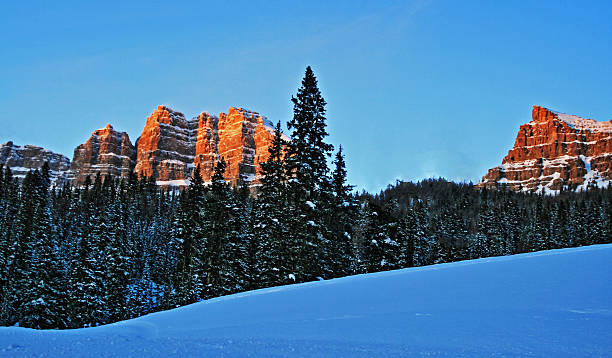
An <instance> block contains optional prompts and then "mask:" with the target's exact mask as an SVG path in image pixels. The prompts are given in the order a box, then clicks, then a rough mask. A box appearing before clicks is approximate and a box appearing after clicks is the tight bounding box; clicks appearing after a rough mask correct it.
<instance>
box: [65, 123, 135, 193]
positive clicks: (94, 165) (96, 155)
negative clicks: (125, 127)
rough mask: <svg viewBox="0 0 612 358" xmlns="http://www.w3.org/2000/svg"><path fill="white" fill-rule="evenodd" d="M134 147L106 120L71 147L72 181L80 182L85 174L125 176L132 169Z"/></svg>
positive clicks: (128, 139) (125, 136)
mask: <svg viewBox="0 0 612 358" xmlns="http://www.w3.org/2000/svg"><path fill="white" fill-rule="evenodd" d="M135 159H136V150H135V148H134V146H133V145H132V142H131V141H130V137H129V136H128V134H127V133H125V132H118V131H116V130H114V129H113V127H112V126H111V125H110V124H108V125H107V126H106V127H104V128H102V129H98V130H96V131H94V132H93V133H92V134H91V137H89V139H88V140H87V142H85V143H84V144H81V145H79V146H78V147H76V149H75V150H74V157H73V159H72V165H71V166H70V168H71V170H72V174H73V178H74V184H75V185H77V186H78V185H82V184H83V183H84V182H85V178H87V176H92V179H93V177H95V176H96V175H97V173H100V174H101V175H102V176H113V177H123V178H125V177H127V176H129V175H130V172H131V171H132V170H133V169H134V164H135Z"/></svg>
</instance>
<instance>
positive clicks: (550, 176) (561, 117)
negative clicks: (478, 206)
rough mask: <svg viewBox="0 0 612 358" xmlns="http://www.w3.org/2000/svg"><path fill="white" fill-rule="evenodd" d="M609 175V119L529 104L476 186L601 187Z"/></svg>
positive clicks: (611, 138)
mask: <svg viewBox="0 0 612 358" xmlns="http://www.w3.org/2000/svg"><path fill="white" fill-rule="evenodd" d="M610 180H612V121H609V122H598V121H595V120H592V119H584V118H580V117H578V116H574V115H568V114H564V113H558V112H554V111H551V110H549V109H546V108H543V107H539V106H534V107H533V112H532V120H531V121H530V122H529V123H527V124H523V125H522V126H521V127H520V129H519V132H518V135H517V137H516V141H515V143H514V147H513V148H512V149H511V150H510V151H509V152H508V155H507V156H506V157H505V158H504V160H503V161H502V165H500V166H498V167H495V168H492V169H490V170H489V172H488V173H487V174H486V175H485V176H484V177H483V178H482V181H481V182H480V183H479V184H478V186H479V187H488V188H491V187H500V186H501V185H505V186H507V187H508V188H510V189H512V190H517V191H525V192H538V193H542V192H543V193H556V192H558V191H559V190H561V189H570V190H585V189H587V188H589V187H591V186H598V187H604V186H607V185H608V184H609V182H610Z"/></svg>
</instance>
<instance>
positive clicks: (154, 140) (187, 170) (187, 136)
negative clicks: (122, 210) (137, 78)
mask: <svg viewBox="0 0 612 358" xmlns="http://www.w3.org/2000/svg"><path fill="white" fill-rule="evenodd" d="M197 130H198V123H197V121H188V120H186V119H185V116H184V115H183V114H182V113H180V112H176V111H174V110H172V109H170V108H168V107H166V106H159V107H157V109H156V110H155V111H154V112H153V113H152V114H151V116H149V118H147V123H146V124H145V127H144V129H143V130H142V134H141V135H140V138H138V140H137V141H136V148H137V155H136V167H135V169H134V171H135V172H136V174H137V175H138V176H143V177H147V178H150V177H153V178H155V180H157V181H158V182H159V183H160V184H161V185H163V184H173V183H174V184H178V185H186V184H187V183H188V180H189V178H191V173H192V168H193V159H194V155H195V146H196V143H195V139H196V134H197Z"/></svg>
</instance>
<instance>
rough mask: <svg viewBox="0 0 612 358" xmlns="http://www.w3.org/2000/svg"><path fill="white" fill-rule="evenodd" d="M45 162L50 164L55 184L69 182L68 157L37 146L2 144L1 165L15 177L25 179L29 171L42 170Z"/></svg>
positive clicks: (0, 149)
mask: <svg viewBox="0 0 612 358" xmlns="http://www.w3.org/2000/svg"><path fill="white" fill-rule="evenodd" d="M45 162H47V163H49V170H50V174H51V181H52V183H53V184H55V185H62V184H63V183H64V182H66V181H67V180H69V178H70V159H68V158H67V157H66V156H64V155H61V154H58V153H54V152H52V151H50V150H48V149H45V148H42V147H38V146H35V145H29V144H28V145H25V146H23V147H22V146H18V145H14V144H13V142H6V143H3V144H0V164H1V165H3V167H9V168H11V171H12V174H13V176H15V177H18V178H24V177H25V175H26V173H27V172H28V171H30V170H34V169H40V168H42V166H43V164H44V163H45Z"/></svg>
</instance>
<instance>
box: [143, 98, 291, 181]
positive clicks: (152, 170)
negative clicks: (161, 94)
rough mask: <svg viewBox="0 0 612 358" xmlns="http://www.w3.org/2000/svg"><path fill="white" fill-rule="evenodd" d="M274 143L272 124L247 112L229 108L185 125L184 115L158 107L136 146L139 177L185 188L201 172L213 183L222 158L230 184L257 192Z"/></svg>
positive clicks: (201, 115)
mask: <svg viewBox="0 0 612 358" xmlns="http://www.w3.org/2000/svg"><path fill="white" fill-rule="evenodd" d="M273 137H274V128H273V127H272V125H271V123H270V122H268V121H267V120H266V118H265V117H263V116H261V115H260V114H259V113H257V112H253V111H249V110H246V109H242V108H235V107H231V108H230V109H229V111H228V113H220V114H219V116H214V115H211V114H209V113H208V112H202V113H201V114H200V115H199V116H197V117H195V118H193V119H192V120H187V119H185V116H184V115H183V114H182V113H180V112H176V111H174V110H172V109H170V108H168V107H166V106H159V107H158V108H157V109H156V110H155V111H154V112H153V114H151V116H150V117H149V118H148V119H147V123H146V125H145V128H144V129H143V131H142V134H141V136H140V138H139V139H138V141H137V145H136V147H137V158H136V167H135V172H136V174H137V175H139V176H143V177H147V178H149V177H154V178H155V180H156V181H157V184H159V185H163V186H185V185H189V179H190V178H191V176H192V174H193V170H194V168H196V167H198V166H199V168H200V174H201V175H202V178H203V180H204V181H205V182H209V181H210V180H211V178H212V175H213V173H214V167H215V164H216V163H217V162H218V161H219V160H221V158H223V159H224V160H225V162H226V165H227V166H226V170H225V179H226V180H227V181H228V182H230V183H232V184H235V185H237V184H240V183H245V184H247V185H250V186H255V185H257V184H258V183H259V175H260V166H259V163H260V162H264V161H266V160H267V159H268V147H269V145H270V144H271V143H272V139H273ZM285 138H286V137H285Z"/></svg>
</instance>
